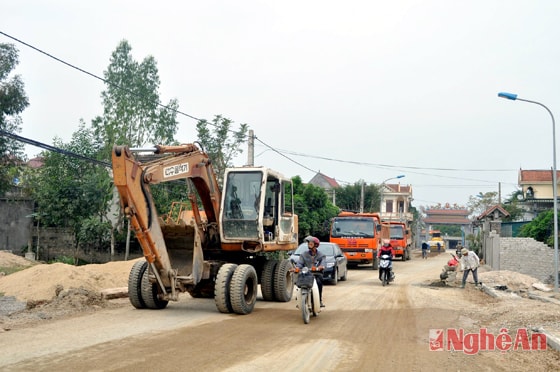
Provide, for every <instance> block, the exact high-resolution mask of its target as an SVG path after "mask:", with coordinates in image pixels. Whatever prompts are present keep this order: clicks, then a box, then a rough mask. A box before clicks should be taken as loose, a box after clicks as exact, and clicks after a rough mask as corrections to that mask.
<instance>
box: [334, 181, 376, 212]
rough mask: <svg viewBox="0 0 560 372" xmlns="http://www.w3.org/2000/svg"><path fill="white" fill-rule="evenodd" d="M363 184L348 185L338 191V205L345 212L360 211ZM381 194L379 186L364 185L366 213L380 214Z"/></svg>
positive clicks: (359, 182) (360, 182)
mask: <svg viewBox="0 0 560 372" xmlns="http://www.w3.org/2000/svg"><path fill="white" fill-rule="evenodd" d="M362 183H363V181H357V182H355V183H354V184H353V185H346V186H343V187H339V188H337V189H336V205H337V206H338V207H339V208H340V209H343V210H348V211H356V212H357V211H359V210H360V205H361V199H362ZM380 202H381V193H380V189H379V186H378V185H375V184H369V185H368V184H365V185H364V204H363V206H364V212H368V213H370V212H379V203H380Z"/></svg>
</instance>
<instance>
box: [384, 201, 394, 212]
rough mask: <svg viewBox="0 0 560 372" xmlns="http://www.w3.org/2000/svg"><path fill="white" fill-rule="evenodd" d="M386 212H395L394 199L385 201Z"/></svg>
mask: <svg viewBox="0 0 560 372" xmlns="http://www.w3.org/2000/svg"><path fill="white" fill-rule="evenodd" d="M385 212H387V213H393V201H392V200H386V201H385Z"/></svg>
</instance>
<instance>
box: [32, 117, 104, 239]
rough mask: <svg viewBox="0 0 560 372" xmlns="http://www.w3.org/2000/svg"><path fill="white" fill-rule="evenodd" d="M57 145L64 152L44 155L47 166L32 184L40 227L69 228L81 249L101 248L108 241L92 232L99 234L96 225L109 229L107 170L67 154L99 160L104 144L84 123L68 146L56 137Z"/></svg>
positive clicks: (44, 166)
mask: <svg viewBox="0 0 560 372" xmlns="http://www.w3.org/2000/svg"><path fill="white" fill-rule="evenodd" d="M54 145H55V146H56V147H58V148H60V149H62V150H63V151H62V153H60V152H47V153H43V154H42V155H43V157H44V165H43V167H41V168H40V169H39V170H38V171H37V172H36V173H35V174H34V175H33V179H32V181H31V182H30V184H33V185H34V187H33V188H32V189H31V191H32V196H33V198H34V199H35V201H36V202H37V209H38V212H37V213H38V215H40V216H41V224H42V225H43V226H57V227H68V228H70V229H71V230H72V232H73V234H74V236H75V238H76V242H77V245H78V246H80V245H82V246H87V247H91V248H95V249H99V248H100V244H101V245H103V243H105V241H104V240H103V239H100V238H99V237H100V236H99V235H98V234H97V235H95V234H92V233H91V231H96V232H98V231H99V227H98V226H97V227H96V226H94V225H95V224H96V223H97V224H98V225H101V226H107V213H108V210H109V201H110V198H111V197H112V184H111V179H110V176H109V172H108V169H107V168H106V167H103V166H100V165H97V164H93V163H92V162H89V161H86V160H82V159H77V158H75V157H72V156H68V154H67V153H65V151H68V152H71V153H74V154H79V155H83V156H85V157H88V158H96V156H97V155H98V154H99V152H100V149H101V147H102V144H101V143H100V141H99V140H98V138H97V136H96V135H95V134H94V133H93V131H92V130H91V129H88V128H86V126H85V124H84V123H83V122H81V123H80V126H79V129H78V130H77V131H76V132H74V133H73V135H72V139H71V140H70V142H69V143H63V142H62V141H61V140H60V139H57V138H55V139H54ZM96 229H97V230H96ZM86 239H87V240H86Z"/></svg>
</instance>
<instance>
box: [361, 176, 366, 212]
mask: <svg viewBox="0 0 560 372" xmlns="http://www.w3.org/2000/svg"><path fill="white" fill-rule="evenodd" d="M364 187H365V182H364V180H362V190H361V192H360V213H364Z"/></svg>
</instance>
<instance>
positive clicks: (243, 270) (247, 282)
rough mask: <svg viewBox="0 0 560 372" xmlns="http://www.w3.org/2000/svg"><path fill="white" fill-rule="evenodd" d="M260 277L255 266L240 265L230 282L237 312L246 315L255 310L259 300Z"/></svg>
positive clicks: (232, 301)
mask: <svg viewBox="0 0 560 372" xmlns="http://www.w3.org/2000/svg"><path fill="white" fill-rule="evenodd" d="M257 286H258V278H257V272H256V271H255V268H254V267H253V266H251V265H247V264H243V265H239V266H238V267H237V268H236V269H235V272H234V273H233V276H232V278H231V283H230V293H229V296H230V299H231V306H232V308H233V311H234V312H235V313H236V314H241V315H246V314H249V313H251V312H252V311H253V308H254V307H255V302H257Z"/></svg>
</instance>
